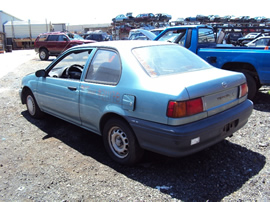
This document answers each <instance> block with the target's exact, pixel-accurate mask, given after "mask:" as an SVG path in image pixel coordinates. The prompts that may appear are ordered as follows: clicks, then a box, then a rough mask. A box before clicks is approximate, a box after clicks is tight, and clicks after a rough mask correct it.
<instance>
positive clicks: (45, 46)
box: [34, 32, 96, 60]
mask: <svg viewBox="0 0 270 202" xmlns="http://www.w3.org/2000/svg"><path fill="white" fill-rule="evenodd" d="M94 42H96V41H94V40H84V39H83V38H82V37H81V36H79V35H77V34H72V33H65V32H48V33H44V34H40V35H39V36H38V37H37V38H36V40H35V42H34V47H35V51H36V52H37V53H39V58H40V59H41V60H47V59H48V58H49V57H50V56H58V55H59V54H60V53H62V52H64V51H65V50H67V49H69V48H70V47H72V46H76V45H81V44H84V43H94Z"/></svg>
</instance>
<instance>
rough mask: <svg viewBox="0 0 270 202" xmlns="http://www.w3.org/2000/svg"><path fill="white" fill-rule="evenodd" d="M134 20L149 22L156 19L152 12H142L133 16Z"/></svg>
mask: <svg viewBox="0 0 270 202" xmlns="http://www.w3.org/2000/svg"><path fill="white" fill-rule="evenodd" d="M134 20H135V22H150V21H155V20H157V18H156V16H155V15H154V14H153V13H142V14H139V15H137V16H136V17H135V18H134Z"/></svg>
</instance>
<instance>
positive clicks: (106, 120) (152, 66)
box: [20, 41, 253, 164]
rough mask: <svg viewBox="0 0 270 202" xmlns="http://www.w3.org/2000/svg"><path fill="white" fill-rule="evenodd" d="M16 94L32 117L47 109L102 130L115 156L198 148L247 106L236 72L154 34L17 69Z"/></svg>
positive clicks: (134, 157) (238, 119)
mask: <svg viewBox="0 0 270 202" xmlns="http://www.w3.org/2000/svg"><path fill="white" fill-rule="evenodd" d="M20 95H21V100H22V103H23V104H26V106H27V109H28V112H29V114H30V116H32V117H34V118H38V117H41V116H42V113H43V112H46V113H49V114H51V115H53V116H56V117H58V118H61V119H63V120H66V121H69V122H71V123H73V124H76V125H78V126H80V127H82V128H84V129H87V130H89V131H92V132H94V133H97V134H99V135H102V138H103V141H104V145H105V149H106V150H107V152H108V154H109V155H110V156H111V158H112V159H114V160H115V161H117V162H118V163H122V164H134V163H136V162H138V161H139V160H140V159H141V157H142V155H143V151H144V149H146V150H150V151H153V152H156V153H160V154H163V155H167V156H171V157H180V156H186V155H189V154H192V153H195V152H198V151H200V150H203V149H204V148H207V147H209V146H211V145H213V144H216V143H217V142H219V141H221V140H223V139H224V138H226V137H228V136H230V135H231V134H232V133H234V132H235V131H237V130H239V129H240V128H241V127H242V126H244V125H245V124H246V122H247V121H248V117H249V116H250V114H251V113H252V109H253V104H252V102H251V101H250V100H247V84H246V80H245V76H244V75H243V74H242V73H236V72H231V71H223V70H220V69H217V68H214V67H212V66H211V65H209V64H208V63H207V62H205V61H203V60H202V59H201V58H199V57H198V56H196V55H195V54H193V53H192V52H190V51H189V50H187V49H185V48H183V47H181V46H178V45H176V44H171V43H166V42H154V41H110V42H100V43H95V44H93V45H91V44H86V45H82V46H76V47H73V48H71V49H68V50H67V51H66V52H65V53H63V54H62V55H61V56H59V57H58V58H57V59H55V60H54V61H53V62H52V63H51V64H50V65H49V66H48V67H47V68H46V69H45V70H39V71H37V72H36V73H35V74H30V75H27V76H26V77H24V78H23V80H22V88H21V91H20Z"/></svg>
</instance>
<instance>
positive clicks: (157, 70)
mask: <svg viewBox="0 0 270 202" xmlns="http://www.w3.org/2000/svg"><path fill="white" fill-rule="evenodd" d="M132 52H133V54H134V55H135V57H136V58H137V60H138V61H139V62H140V64H141V66H142V67H143V68H144V70H145V71H146V72H147V74H148V75H149V76H151V77H157V76H162V75H169V74H179V73H186V72H191V71H198V70H202V69H207V68H211V66H210V65H209V64H208V63H206V62H205V61H204V60H202V59H201V58H200V57H198V56H197V55H195V54H194V53H192V52H191V51H189V50H187V49H186V48H183V47H181V46H179V45H159V46H148V47H140V48H135V49H133V51H132Z"/></svg>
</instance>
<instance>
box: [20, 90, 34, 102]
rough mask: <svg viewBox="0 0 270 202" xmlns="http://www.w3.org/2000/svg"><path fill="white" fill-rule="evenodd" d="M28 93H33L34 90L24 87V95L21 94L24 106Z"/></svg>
mask: <svg viewBox="0 0 270 202" xmlns="http://www.w3.org/2000/svg"><path fill="white" fill-rule="evenodd" d="M27 92H31V93H33V92H32V90H31V89H30V88H29V87H28V86H24V87H23V89H22V94H21V100H22V104H26V102H25V100H26V95H27Z"/></svg>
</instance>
